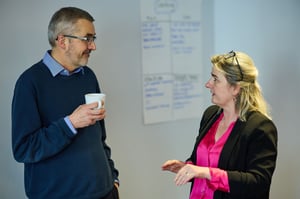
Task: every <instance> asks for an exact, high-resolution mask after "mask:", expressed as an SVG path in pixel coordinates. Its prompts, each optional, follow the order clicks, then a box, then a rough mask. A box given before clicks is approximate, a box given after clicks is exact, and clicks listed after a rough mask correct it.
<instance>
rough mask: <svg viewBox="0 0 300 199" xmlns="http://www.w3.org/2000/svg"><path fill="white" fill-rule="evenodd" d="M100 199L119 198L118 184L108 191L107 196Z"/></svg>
mask: <svg viewBox="0 0 300 199" xmlns="http://www.w3.org/2000/svg"><path fill="white" fill-rule="evenodd" d="M100 199H119V190H118V188H117V187H116V186H114V188H113V190H112V191H111V192H110V193H108V194H107V195H106V196H104V197H102V198H100Z"/></svg>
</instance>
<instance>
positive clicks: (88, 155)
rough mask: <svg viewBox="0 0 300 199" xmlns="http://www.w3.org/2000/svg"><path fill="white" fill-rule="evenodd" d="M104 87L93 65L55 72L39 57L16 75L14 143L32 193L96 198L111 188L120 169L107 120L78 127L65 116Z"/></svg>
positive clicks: (44, 198) (35, 195)
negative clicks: (68, 73) (108, 140)
mask: <svg viewBox="0 0 300 199" xmlns="http://www.w3.org/2000/svg"><path fill="white" fill-rule="evenodd" d="M93 92H100V88H99V85H98V81H97V78H96V76H95V74H94V73H93V71H92V70H91V69H90V68H88V67H84V73H76V74H73V75H72V76H62V75H57V76H55V77H53V76H52V74H51V73H50V71H49V69H48V68H47V66H46V65H45V64H44V63H43V62H42V61H40V62H38V63H37V64H35V65H33V66H32V67H30V68H29V69H27V70H26V71H25V72H24V73H23V74H22V75H21V76H20V77H19V79H18V80H17V82H16V86H15V90H14V97H13V102H12V146H13V154H14V157H15V159H16V160H17V161H18V162H23V163H24V165H25V191H26V195H27V196H28V197H29V198H32V199H35V198H37V199H40V198H42V199H47V198H49V199H50V198H51V199H56V198H63V199H68V198H70V199H93V198H100V197H102V196H104V195H106V194H107V193H108V192H109V191H110V190H112V188H113V183H114V180H115V179H117V177H118V171H117V170H116V169H115V168H114V163H113V161H112V160H111V155H110V148H109V147H108V146H107V145H106V143H105V139H106V132H105V125H104V121H103V120H102V121H99V122H96V124H95V125H92V126H89V127H86V128H81V129H77V131H78V133H77V134H76V135H75V134H74V133H73V132H72V131H71V130H70V128H69V127H68V126H67V124H66V123H65V121H64V117H65V116H67V115H70V114H71V113H72V112H73V111H74V110H75V109H76V108H77V107H78V106H79V105H81V104H84V103H85V101H84V94H86V93H93Z"/></svg>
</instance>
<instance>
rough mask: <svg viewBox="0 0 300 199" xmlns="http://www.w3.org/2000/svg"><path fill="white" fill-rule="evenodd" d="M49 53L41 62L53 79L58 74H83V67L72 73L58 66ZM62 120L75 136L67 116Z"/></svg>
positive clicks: (48, 52) (74, 130)
mask: <svg viewBox="0 0 300 199" xmlns="http://www.w3.org/2000/svg"><path fill="white" fill-rule="evenodd" d="M50 53H51V51H50V50H49V51H47V52H46V53H45V55H44V58H43V62H44V64H45V65H46V66H47V67H48V69H49V70H50V72H51V74H52V76H53V77H55V76H56V75H58V74H60V75H64V76H71V75H73V74H75V73H79V72H81V73H82V74H84V69H83V67H79V68H77V69H76V70H74V71H73V72H70V71H68V70H67V69H65V68H64V67H63V66H62V65H60V64H59V63H58V62H57V61H56V60H55V59H53V57H51V55H50ZM64 120H65V122H66V123H67V125H68V126H69V128H70V129H71V130H72V132H73V133H74V134H76V133H77V130H76V129H75V128H74V126H73V125H72V123H71V121H70V118H69V116H66V117H65V118H64Z"/></svg>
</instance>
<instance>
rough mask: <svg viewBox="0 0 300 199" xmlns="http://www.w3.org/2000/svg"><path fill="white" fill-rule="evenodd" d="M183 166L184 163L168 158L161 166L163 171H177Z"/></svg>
mask: <svg viewBox="0 0 300 199" xmlns="http://www.w3.org/2000/svg"><path fill="white" fill-rule="evenodd" d="M184 166H185V163H184V162H182V161H179V160H168V161H166V162H165V163H164V164H163V165H162V166H161V169H162V170H163V171H171V172H173V173H177V172H178V171H179V170H180V169H181V168H182V167H184Z"/></svg>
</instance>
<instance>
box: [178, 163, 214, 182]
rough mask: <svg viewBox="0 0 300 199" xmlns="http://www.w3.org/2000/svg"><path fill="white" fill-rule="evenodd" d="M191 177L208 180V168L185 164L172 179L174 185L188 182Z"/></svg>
mask: <svg viewBox="0 0 300 199" xmlns="http://www.w3.org/2000/svg"><path fill="white" fill-rule="evenodd" d="M193 178H206V179H208V180H210V179H211V176H210V171H209V168H208V167H199V166H195V165H192V164H186V165H185V166H184V167H182V168H181V169H180V170H179V171H178V173H177V175H176V176H175V179H174V181H175V184H176V185H183V184H186V183H188V182H189V181H190V180H191V179H193Z"/></svg>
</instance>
